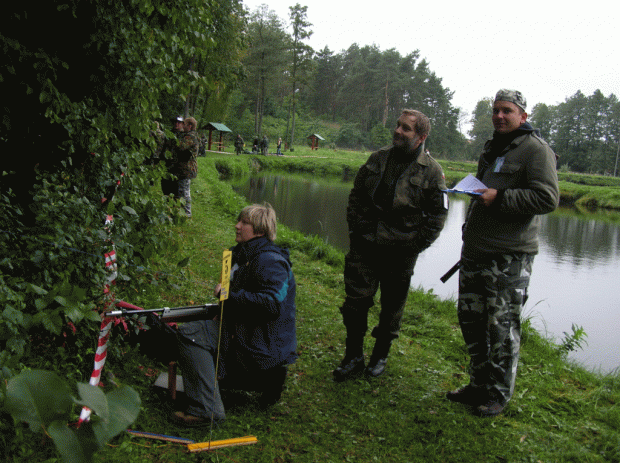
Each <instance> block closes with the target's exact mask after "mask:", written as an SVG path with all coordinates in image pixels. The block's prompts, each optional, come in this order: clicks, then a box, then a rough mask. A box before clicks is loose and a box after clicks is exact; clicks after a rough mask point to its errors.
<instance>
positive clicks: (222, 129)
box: [200, 122, 232, 151]
mask: <svg viewBox="0 0 620 463" xmlns="http://www.w3.org/2000/svg"><path fill="white" fill-rule="evenodd" d="M200 130H208V131H209V141H208V144H207V150H208V151H211V145H212V144H215V146H216V147H217V151H224V134H225V133H230V132H232V130H230V129H229V128H228V127H226V126H225V125H224V124H221V123H219V122H209V123H208V124H206V125H204V126H203V127H201V128H200ZM214 131H216V132H219V134H220V136H219V141H213V132H214Z"/></svg>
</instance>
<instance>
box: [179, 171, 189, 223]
mask: <svg viewBox="0 0 620 463" xmlns="http://www.w3.org/2000/svg"><path fill="white" fill-rule="evenodd" d="M191 183H192V180H191V179H189V178H182V179H180V180H179V191H178V192H177V195H176V197H177V199H184V200H185V204H184V205H183V207H184V209H185V214H187V216H188V217H191V216H192V197H191V195H190V186H191Z"/></svg>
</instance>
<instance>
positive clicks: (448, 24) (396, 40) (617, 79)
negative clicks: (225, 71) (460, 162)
mask: <svg viewBox="0 0 620 463" xmlns="http://www.w3.org/2000/svg"><path fill="white" fill-rule="evenodd" d="M243 1H244V4H245V5H246V7H247V8H248V9H249V10H250V11H254V10H256V8H257V7H258V6H259V5H261V4H266V5H268V7H269V9H270V10H273V11H274V12H275V13H276V14H277V15H278V16H279V17H280V18H281V19H282V20H283V21H284V22H285V24H286V25H287V26H288V23H289V6H293V5H295V3H297V2H296V1H294V0H269V1H260V0H243ZM299 3H300V5H301V6H308V16H307V17H308V21H309V22H310V23H312V27H311V28H310V29H311V30H312V31H313V32H314V33H313V35H312V37H311V38H310V40H308V42H307V43H308V44H309V45H311V46H312V47H313V48H314V49H315V50H316V51H318V50H321V49H323V48H324V47H325V46H328V47H329V49H330V50H332V51H333V52H336V53H337V52H340V51H342V50H344V49H347V48H348V47H349V46H350V45H351V44H353V43H357V44H359V45H360V46H364V45H373V44H374V45H377V46H378V47H379V49H380V50H382V51H383V50H388V49H390V48H395V49H396V50H397V51H398V52H399V53H400V54H401V55H406V54H408V53H411V52H413V51H415V50H419V52H420V57H421V58H425V59H426V60H427V62H428V63H429V67H430V69H431V71H433V72H434V73H435V74H436V76H437V77H439V78H441V79H442V83H443V86H444V87H447V88H449V89H450V90H451V91H453V92H454V97H453V99H452V104H453V105H454V106H456V107H460V108H462V109H464V110H465V111H467V112H468V113H471V112H472V111H473V110H474V108H475V106H476V103H477V102H478V101H479V100H480V99H482V98H484V97H493V96H494V95H495V92H496V91H497V90H498V89H500V88H514V89H517V90H520V91H521V92H522V93H523V94H524V95H525V97H526V99H527V103H528V112H530V110H531V109H532V108H533V107H534V106H535V105H536V104H537V103H545V104H548V105H556V104H558V103H561V102H563V101H564V100H565V99H566V98H567V97H570V96H572V95H574V94H575V93H576V92H577V90H581V92H582V93H584V94H585V95H586V96H590V95H592V93H593V92H594V91H595V90H596V89H599V90H601V92H603V94H604V95H605V96H609V95H610V94H612V93H613V94H614V95H616V96H617V97H619V98H620V57H619V56H618V55H619V53H618V44H620V18H619V16H618V14H617V11H616V9H617V5H616V6H613V4H614V2H609V1H607V0H605V1H602V0H590V1H587V2H577V1H574V0H568V1H564V2H560V1H559V0H555V1H550V0H539V1H535V2H525V1H521V2H511V3H508V2H497V1H486V0H472V1H469V2H465V1H458V0H455V1H450V0H448V1H445V0H444V1H442V0H435V1H433V0H430V1H426V2H413V1H409V2H385V3H384V2H377V1H374V2H347V1H341V0H305V1H299ZM287 30H288V31H289V32H290V28H288V29H287Z"/></svg>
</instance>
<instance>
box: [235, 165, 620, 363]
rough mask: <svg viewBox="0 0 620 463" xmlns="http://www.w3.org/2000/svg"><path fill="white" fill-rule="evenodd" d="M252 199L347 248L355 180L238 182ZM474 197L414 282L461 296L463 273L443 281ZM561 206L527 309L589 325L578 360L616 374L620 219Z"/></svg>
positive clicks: (547, 329) (552, 320) (544, 320)
mask: <svg viewBox="0 0 620 463" xmlns="http://www.w3.org/2000/svg"><path fill="white" fill-rule="evenodd" d="M233 187H234V188H235V190H236V191H237V192H239V193H240V194H242V195H244V196H245V197H246V198H248V200H249V201H251V202H263V201H268V202H270V203H271V204H272V205H273V206H274V208H275V210H276V212H277V214H278V219H279V220H280V221H281V222H282V223H284V224H286V225H287V226H289V227H290V228H292V229H295V230H299V231H302V232H303V233H306V234H313V235H318V236H320V237H322V238H323V239H324V240H325V241H327V242H328V243H330V244H331V245H332V246H334V247H336V248H338V249H340V250H342V251H345V252H346V250H347V249H348V246H349V240H348V229H347V225H346V219H345V214H346V206H347V201H348V195H349V192H350V190H351V183H350V182H344V181H334V180H327V179H319V178H311V179H308V178H307V177H306V178H304V177H302V176H296V175H287V176H280V175H261V176H256V177H252V178H249V179H247V178H246V179H243V180H237V181H234V182H233ZM467 204H468V199H465V198H463V197H460V196H454V197H452V198H451V204H450V212H449V215H448V218H447V220H446V225H445V228H444V230H443V231H442V233H441V235H440V236H439V238H438V239H437V241H436V242H435V243H433V245H432V246H431V248H429V249H428V250H427V251H425V252H424V253H422V254H421V255H420V257H419V259H418V262H417V265H416V268H415V274H414V276H413V278H412V286H414V287H422V288H424V289H425V290H427V291H433V292H434V293H435V294H438V295H439V296H440V297H443V298H456V296H457V293H458V282H457V277H456V276H455V277H453V278H452V279H450V280H449V281H448V282H447V283H446V284H443V283H441V282H440V281H439V278H440V277H441V275H443V273H445V272H446V271H447V270H448V269H449V268H450V267H451V266H452V265H453V264H454V263H455V262H456V261H457V260H458V258H459V252H460V247H461V225H462V224H463V220H464V217H465V212H466V209H467ZM619 217H620V216H619V215H615V216H614V215H609V214H606V215H599V216H595V217H594V216H591V215H585V214H582V213H575V212H572V211H570V210H567V209H560V210H558V211H556V212H554V213H553V214H549V215H546V216H543V218H542V224H541V226H542V227H541V233H540V254H539V255H538V256H536V259H535V261H534V271H533V277H532V282H531V284H530V288H529V293H530V298H529V301H528V304H527V306H526V307H525V309H524V313H525V315H526V316H527V317H530V318H532V320H533V323H534V325H535V326H536V327H537V329H539V330H540V331H541V332H543V333H545V334H546V335H547V336H549V337H551V338H554V339H556V340H559V339H562V338H563V337H564V333H571V326H572V324H573V323H574V324H576V325H578V326H583V328H584V329H585V331H586V333H587V334H588V337H587V342H588V345H587V346H586V347H585V349H584V350H583V351H579V352H575V353H572V354H571V358H572V359H574V360H575V361H577V362H579V363H582V364H584V365H586V366H589V367H591V368H594V369H599V368H600V369H601V371H604V372H609V371H612V370H614V369H615V368H618V367H619V366H620V349H618V342H619V341H620V332H619V331H618V327H619V326H620V309H619V308H618V303H617V301H618V300H620V285H618V284H617V279H618V275H620V259H619V258H618V257H619V254H620V239H619V235H620V225H619V224H620V219H619Z"/></svg>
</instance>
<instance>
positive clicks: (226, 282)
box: [220, 250, 232, 301]
mask: <svg viewBox="0 0 620 463" xmlns="http://www.w3.org/2000/svg"><path fill="white" fill-rule="evenodd" d="M231 262H232V251H229V250H226V251H224V255H223V256H222V279H221V280H220V281H221V284H222V287H221V291H220V301H225V300H226V299H228V291H229V289H230V264H231Z"/></svg>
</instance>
